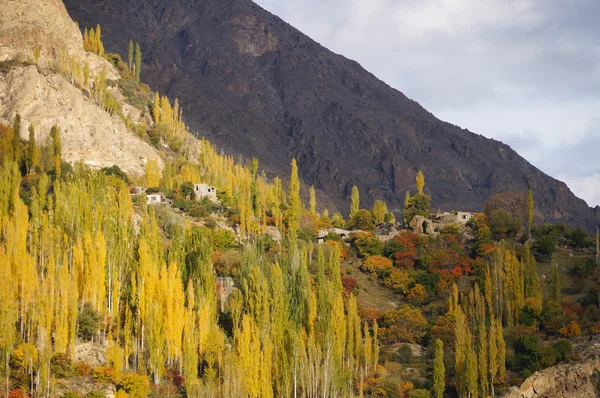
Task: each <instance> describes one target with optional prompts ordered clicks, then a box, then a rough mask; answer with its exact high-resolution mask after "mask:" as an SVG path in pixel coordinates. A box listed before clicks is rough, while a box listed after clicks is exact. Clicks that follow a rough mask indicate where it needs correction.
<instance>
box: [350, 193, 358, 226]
mask: <svg viewBox="0 0 600 398" xmlns="http://www.w3.org/2000/svg"><path fill="white" fill-rule="evenodd" d="M359 208H360V195H359V193H358V188H357V187H356V185H354V186H353V187H352V193H351V194H350V218H352V216H354V215H355V214H356V213H357V212H358V210H359Z"/></svg>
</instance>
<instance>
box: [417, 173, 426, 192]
mask: <svg viewBox="0 0 600 398" xmlns="http://www.w3.org/2000/svg"><path fill="white" fill-rule="evenodd" d="M415 183H416V184H417V191H418V192H419V194H421V195H423V188H424V187H425V176H424V175H423V172H422V171H421V170H419V172H418V173H417V176H416V177H415Z"/></svg>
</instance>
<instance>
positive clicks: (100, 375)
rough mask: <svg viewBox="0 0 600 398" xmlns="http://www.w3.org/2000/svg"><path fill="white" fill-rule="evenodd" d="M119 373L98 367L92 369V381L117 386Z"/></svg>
mask: <svg viewBox="0 0 600 398" xmlns="http://www.w3.org/2000/svg"><path fill="white" fill-rule="evenodd" d="M118 379H119V373H118V372H117V371H116V370H114V369H113V368H109V367H107V366H98V367H96V368H94V380H95V381H96V382H97V383H109V384H117V381H118Z"/></svg>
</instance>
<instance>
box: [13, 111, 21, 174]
mask: <svg viewBox="0 0 600 398" xmlns="http://www.w3.org/2000/svg"><path fill="white" fill-rule="evenodd" d="M12 146H13V151H12V152H13V156H14V160H15V162H16V163H17V165H20V163H21V115H19V114H18V113H17V115H16V116H15V120H14V122H13V142H12Z"/></svg>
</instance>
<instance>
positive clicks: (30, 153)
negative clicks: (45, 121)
mask: <svg viewBox="0 0 600 398" xmlns="http://www.w3.org/2000/svg"><path fill="white" fill-rule="evenodd" d="M39 167H40V148H39V147H38V145H37V142H36V140H35V130H34V128H33V124H30V125H29V141H28V142H27V171H28V172H30V173H31V172H33V171H35V170H36V169H39Z"/></svg>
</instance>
